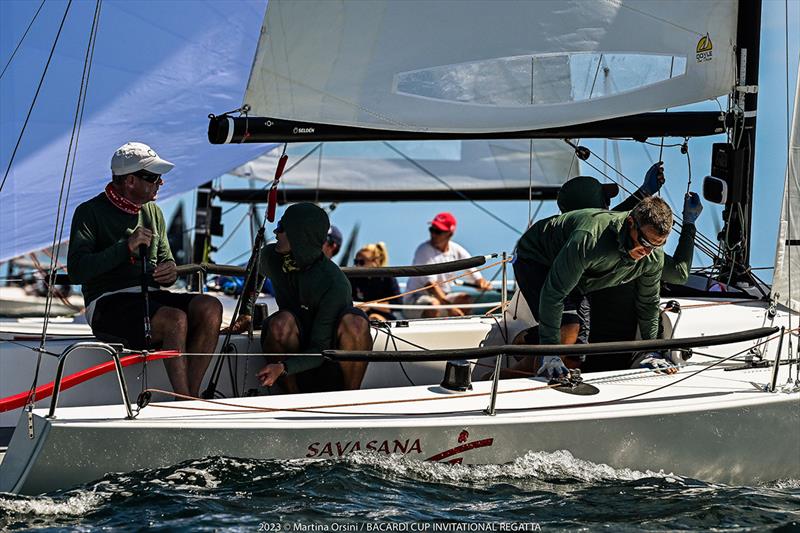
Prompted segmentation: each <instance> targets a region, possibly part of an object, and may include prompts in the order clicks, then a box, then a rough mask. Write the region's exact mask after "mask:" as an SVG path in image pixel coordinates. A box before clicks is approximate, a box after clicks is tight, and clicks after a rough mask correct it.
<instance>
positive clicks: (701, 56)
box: [695, 33, 714, 63]
mask: <svg viewBox="0 0 800 533" xmlns="http://www.w3.org/2000/svg"><path fill="white" fill-rule="evenodd" d="M713 48H714V44H713V43H712V42H711V38H710V37H709V36H708V34H707V33H706V34H705V35H703V36H702V37H700V40H699V41H697V48H696V49H695V52H697V62H698V63H703V62H704V61H711V60H712V59H714V57H713V51H712V50H713Z"/></svg>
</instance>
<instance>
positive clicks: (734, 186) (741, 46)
mask: <svg viewBox="0 0 800 533" xmlns="http://www.w3.org/2000/svg"><path fill="white" fill-rule="evenodd" d="M760 39H761V0H741V1H740V2H739V7H738V21H737V28H736V60H737V65H738V68H739V76H738V84H737V91H736V92H735V93H734V98H736V99H737V104H738V107H739V108H740V112H741V117H740V119H739V123H738V124H737V126H736V127H734V132H733V135H732V143H733V144H732V146H730V147H729V150H728V167H729V168H730V169H731V174H730V183H731V192H730V194H729V197H728V201H727V202H726V204H725V209H724V211H723V213H722V219H723V220H724V221H725V226H724V227H723V228H722V231H721V232H720V234H719V239H720V241H721V242H722V243H723V245H724V249H725V251H724V252H723V257H722V258H721V259H720V261H721V263H720V265H719V266H720V271H721V273H723V274H724V275H731V281H734V282H735V281H745V280H749V279H750V276H749V274H748V270H749V268H750V240H751V239H750V228H751V225H752V214H753V170H754V167H755V159H756V158H755V146H756V109H757V107H758V93H757V92H756V91H755V90H751V89H750V88H757V87H758V65H759V55H760ZM729 273H730V274H729Z"/></svg>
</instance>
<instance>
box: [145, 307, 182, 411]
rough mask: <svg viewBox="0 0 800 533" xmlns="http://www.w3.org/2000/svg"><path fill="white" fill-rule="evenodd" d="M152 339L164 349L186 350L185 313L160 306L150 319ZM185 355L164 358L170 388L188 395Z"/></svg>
mask: <svg viewBox="0 0 800 533" xmlns="http://www.w3.org/2000/svg"><path fill="white" fill-rule="evenodd" d="M152 331H153V341H154V342H160V343H161V347H162V349H164V350H177V351H179V352H185V351H186V332H187V331H188V322H187V319H186V313H184V312H183V311H181V310H180V309H175V308H174V307H161V308H159V310H158V311H156V314H155V315H153V320H152ZM186 359H187V358H186V357H185V356H180V357H174V358H170V359H164V367H166V369H167V376H169V382H170V383H171V384H172V390H173V391H174V392H175V393H177V394H185V395H189V394H190V393H191V390H190V388H189V378H188V373H187V364H186Z"/></svg>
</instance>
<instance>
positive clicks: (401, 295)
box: [360, 259, 511, 307]
mask: <svg viewBox="0 0 800 533" xmlns="http://www.w3.org/2000/svg"><path fill="white" fill-rule="evenodd" d="M509 261H511V259H506V262H509ZM501 264H503V260H500V261H497V262H495V263H492V264H489V265H484V266H482V267H480V268H473V269H471V270H469V271H467V272H464V273H463V274H459V275H458V276H453V277H452V278H448V279H445V280H443V281H435V282H433V283H430V284H428V285H425V286H424V287H420V288H419V289H414V290H413V291H406V292H401V293H400V294H396V295H394V296H387V297H386V298H379V299H378V300H371V301H369V302H362V303H361V304H360V305H361V306H362V307H366V306H369V305H372V304H377V303H382V302H388V301H389V300H396V299H397V298H402V297H403V296H407V295H409V294H414V293H415V292H420V291H427V290H428V289H430V288H431V287H436V286H441V285H444V284H446V283H450V282H451V281H454V280H457V279H459V278H463V277H466V276H469V275H471V274H474V273H475V272H480V271H482V270H486V269H487V268H492V267H495V266H497V265H501ZM426 307H430V306H426Z"/></svg>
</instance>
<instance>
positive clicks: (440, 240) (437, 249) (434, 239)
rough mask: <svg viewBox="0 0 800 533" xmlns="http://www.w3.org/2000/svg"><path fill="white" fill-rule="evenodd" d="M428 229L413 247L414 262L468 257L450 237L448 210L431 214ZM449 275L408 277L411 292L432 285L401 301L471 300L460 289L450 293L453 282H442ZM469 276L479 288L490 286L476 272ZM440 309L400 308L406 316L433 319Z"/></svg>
mask: <svg viewBox="0 0 800 533" xmlns="http://www.w3.org/2000/svg"><path fill="white" fill-rule="evenodd" d="M428 231H429V232H430V235H431V238H430V239H429V240H427V241H425V242H423V243H422V244H420V245H419V246H418V247H417V251H416V252H414V262H413V264H414V265H429V264H432V263H446V262H448V261H457V260H459V259H467V258H470V257H472V255H471V254H470V253H469V252H468V251H467V250H466V249H464V247H463V246H461V245H460V244H458V243H457V242H455V241H453V240H452V239H453V233H455V231H456V217H454V216H453V214H452V213H447V212H444V213H439V214H438V215H436V216H435V217H433V220H431V222H430V227H429V228H428ZM451 277H452V274H434V275H431V276H418V277H413V278H409V279H408V285H407V286H406V291H409V292H410V291H414V290H416V289H420V288H422V287H425V286H427V285H431V284H433V286H432V287H429V288H427V289H426V290H421V291H417V292H413V293H411V294H408V295H406V297H405V298H404V303H406V304H409V305H441V304H465V303H470V302H471V301H472V299H471V298H470V297H469V295H467V294H465V293H463V292H453V290H452V289H453V283H452V282H447V283H445V280H447V279H448V278H451ZM472 279H473V280H474V281H475V284H476V285H477V286H478V287H479V288H480V289H481V290H490V289H491V288H492V284H491V283H489V282H488V281H486V280H485V279H483V276H481V274H480V272H473V273H472ZM441 311H442V310H440V309H404V310H403V315H404V316H405V317H406V318H420V317H421V318H433V317H438V316H441V315H442V314H443V313H441ZM447 314H449V315H450V316H463V315H464V311H462V310H461V309H459V308H451V309H448V310H447Z"/></svg>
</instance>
